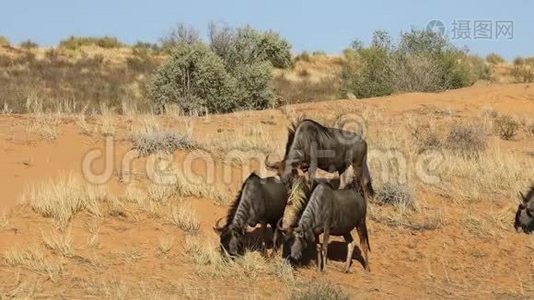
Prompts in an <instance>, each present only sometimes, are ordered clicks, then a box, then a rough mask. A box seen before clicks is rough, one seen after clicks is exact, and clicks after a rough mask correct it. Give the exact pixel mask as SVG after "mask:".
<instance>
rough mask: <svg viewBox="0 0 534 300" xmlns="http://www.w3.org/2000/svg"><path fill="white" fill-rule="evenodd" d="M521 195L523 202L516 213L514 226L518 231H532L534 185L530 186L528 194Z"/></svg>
mask: <svg viewBox="0 0 534 300" xmlns="http://www.w3.org/2000/svg"><path fill="white" fill-rule="evenodd" d="M519 194H520V195H521V203H520V204H519V206H518V207H517V211H516V213H515V223H514V227H515V230H517V232H521V231H523V232H524V233H531V232H532V231H534V186H532V187H531V188H530V191H529V192H528V193H527V195H526V196H525V195H523V193H521V192H520V193H519Z"/></svg>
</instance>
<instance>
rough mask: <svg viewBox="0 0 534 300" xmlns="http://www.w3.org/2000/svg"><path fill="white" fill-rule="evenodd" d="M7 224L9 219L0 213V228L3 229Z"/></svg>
mask: <svg viewBox="0 0 534 300" xmlns="http://www.w3.org/2000/svg"><path fill="white" fill-rule="evenodd" d="M8 226H9V219H8V217H7V216H6V215H5V214H1V215H0V230H4V229H6V228H7V227H8Z"/></svg>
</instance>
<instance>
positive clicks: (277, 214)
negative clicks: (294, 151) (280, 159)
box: [213, 173, 288, 257]
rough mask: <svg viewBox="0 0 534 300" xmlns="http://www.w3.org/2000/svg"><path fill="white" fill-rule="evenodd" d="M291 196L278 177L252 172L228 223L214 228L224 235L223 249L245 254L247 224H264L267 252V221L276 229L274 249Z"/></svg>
mask: <svg viewBox="0 0 534 300" xmlns="http://www.w3.org/2000/svg"><path fill="white" fill-rule="evenodd" d="M287 198H288V192H287V187H286V185H285V184H283V183H282V182H280V180H278V179H276V178H275V177H267V178H261V177H259V176H258V175H256V174H255V173H252V174H250V175H249V176H248V178H247V179H246V180H245V182H244V183H243V185H242V186H241V190H240V191H239V193H238V195H237V197H236V199H235V200H234V202H233V203H232V205H231V206H230V208H229V210H228V214H227V216H226V224H225V225H224V226H222V227H221V226H219V223H220V221H221V219H222V218H221V219H219V220H218V221H217V224H216V225H215V227H214V228H213V229H214V230H215V232H217V233H218V234H219V235H220V243H221V250H222V251H224V252H225V253H227V254H229V255H230V256H231V257H234V256H237V255H243V253H244V251H245V247H244V236H245V233H246V229H247V226H251V227H254V226H256V225H257V224H258V223H259V224H261V227H262V231H263V243H262V244H263V251H264V253H266V247H265V245H266V239H267V224H269V225H271V228H272V230H273V232H274V238H273V253H274V252H276V249H277V248H278V247H277V245H278V244H279V240H278V231H277V230H276V222H277V221H278V220H279V219H280V218H281V217H282V216H283V214H284V209H285V207H286V203H287Z"/></svg>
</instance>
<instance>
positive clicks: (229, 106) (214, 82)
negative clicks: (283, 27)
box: [149, 24, 290, 113]
mask: <svg viewBox="0 0 534 300" xmlns="http://www.w3.org/2000/svg"><path fill="white" fill-rule="evenodd" d="M180 32H182V33H180V34H177V35H176V36H178V37H180V36H181V37H182V38H181V39H182V41H181V42H178V43H177V44H176V45H175V46H174V48H173V52H172V55H171V58H170V59H169V61H167V62H166V63H165V64H164V65H163V66H162V67H160V68H159V70H158V71H157V72H156V75H155V76H154V79H153V81H152V86H151V88H150V92H149V94H150V99H151V101H152V103H153V104H154V107H155V109H156V112H161V111H162V109H164V107H165V104H168V103H176V104H178V106H180V108H181V109H182V110H183V111H184V112H186V113H192V112H197V113H198V112H200V113H202V112H206V111H209V112H214V113H224V112H230V111H234V110H238V109H263V108H267V107H272V106H273V105H274V104H275V98H274V94H273V92H272V89H271V87H270V83H271V78H272V64H273V63H276V64H278V65H279V66H282V65H283V64H284V61H285V60H286V58H285V54H284V53H285V52H286V51H287V54H288V56H287V57H288V58H287V60H290V55H289V48H287V49H286V48H284V41H285V40H282V39H280V38H279V36H278V35H277V34H274V33H272V32H266V33H264V32H258V31H256V30H254V29H252V28H250V27H248V26H247V27H241V28H237V29H235V30H234V29H231V28H229V27H222V28H220V27H217V26H215V25H214V24H211V25H210V45H209V47H208V46H206V45H205V44H203V43H200V42H197V43H190V42H189V41H190V40H189V39H187V38H186V37H187V36H189V35H188V34H187V32H189V31H184V30H181V31H180ZM184 32H185V33H184Z"/></svg>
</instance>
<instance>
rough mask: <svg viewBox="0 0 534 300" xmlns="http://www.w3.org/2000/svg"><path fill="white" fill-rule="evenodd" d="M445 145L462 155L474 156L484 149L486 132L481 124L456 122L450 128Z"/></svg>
mask: <svg viewBox="0 0 534 300" xmlns="http://www.w3.org/2000/svg"><path fill="white" fill-rule="evenodd" d="M445 146H446V148H447V149H449V150H451V151H453V152H455V153H457V154H460V155H462V156H466V157H473V156H475V157H476V156H478V155H479V153H480V152H483V151H484V150H486V147H487V134H486V131H485V130H484V127H483V126H482V125H481V124H475V123H457V124H455V125H453V126H452V128H451V129H450V131H449V134H448V136H447V140H446V142H445Z"/></svg>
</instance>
